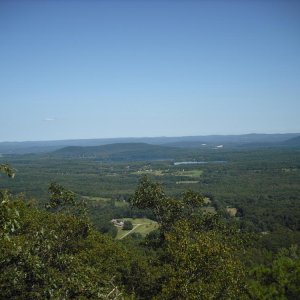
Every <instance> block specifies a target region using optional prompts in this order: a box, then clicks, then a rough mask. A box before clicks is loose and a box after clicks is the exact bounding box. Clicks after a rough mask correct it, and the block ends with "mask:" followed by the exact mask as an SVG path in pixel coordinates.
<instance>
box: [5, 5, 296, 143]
mask: <svg viewBox="0 0 300 300" xmlns="http://www.w3.org/2000/svg"><path fill="white" fill-rule="evenodd" d="M0 37H1V46H0V57H1V67H0V79H1V80H0V105H1V112H2V113H1V118H0V128H1V130H0V142H1V141H39V140H65V139H90V138H122V137H160V136H169V137H175V136H199V135H211V134H248V133H253V132H254V133H297V132H300V119H299V112H300V84H299V82H300V56H299V53H300V3H299V2H297V1H276V0H275V1H272V2H271V1H211V2H210V1H197V2H196V1H139V2H138V1H129V0H128V1H114V0H113V1H50V0H46V1H27V0H24V1H14V0H12V1H8V0H3V1H1V2H0Z"/></svg>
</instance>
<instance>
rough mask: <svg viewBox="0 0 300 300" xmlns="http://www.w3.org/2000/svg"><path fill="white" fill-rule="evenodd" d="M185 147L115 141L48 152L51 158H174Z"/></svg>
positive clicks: (126, 159) (136, 159)
mask: <svg viewBox="0 0 300 300" xmlns="http://www.w3.org/2000/svg"><path fill="white" fill-rule="evenodd" d="M184 152H185V149H178V148H174V147H167V146H160V145H150V144H146V143H116V144H109V145H102V146H91V147H76V146H70V147H65V148H62V149H59V150H56V151H53V152H51V153H50V157H52V158H96V159H100V160H108V161H128V160H130V161H138V160H159V159H174V158H176V157H179V156H180V155H181V154H183V153H184Z"/></svg>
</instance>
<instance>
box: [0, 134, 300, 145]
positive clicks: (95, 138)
mask: <svg viewBox="0 0 300 300" xmlns="http://www.w3.org/2000/svg"><path fill="white" fill-rule="evenodd" d="M289 134H292V135H293V134H299V135H300V131H299V132H273V133H265V132H248V133H241V134H218V133H215V134H198V135H173V136H165V135H160V136H116V137H91V138H80V137H79V138H63V139H49V140H47V139H39V140H3V141H2V140H0V143H27V142H54V141H72V140H74V141H76V140H110V139H111V140H114V139H115V140H118V139H159V138H166V139H167V138H189V137H190V138H194V137H209V136H224V137H225V136H243V135H289Z"/></svg>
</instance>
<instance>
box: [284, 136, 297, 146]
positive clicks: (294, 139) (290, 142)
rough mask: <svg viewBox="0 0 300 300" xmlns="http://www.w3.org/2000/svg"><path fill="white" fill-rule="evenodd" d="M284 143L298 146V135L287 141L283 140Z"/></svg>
mask: <svg viewBox="0 0 300 300" xmlns="http://www.w3.org/2000/svg"><path fill="white" fill-rule="evenodd" d="M284 144H285V145H287V146H297V147H298V146H300V136H297V137H294V138H291V139H289V140H287V141H285V142H284Z"/></svg>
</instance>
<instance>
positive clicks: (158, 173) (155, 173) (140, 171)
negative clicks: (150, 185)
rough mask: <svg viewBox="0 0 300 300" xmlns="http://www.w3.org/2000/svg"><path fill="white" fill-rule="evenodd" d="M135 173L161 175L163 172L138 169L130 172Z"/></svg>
mask: <svg viewBox="0 0 300 300" xmlns="http://www.w3.org/2000/svg"><path fill="white" fill-rule="evenodd" d="M132 174H135V175H153V176H163V175H164V172H163V171H162V170H139V171H136V172H132Z"/></svg>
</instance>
